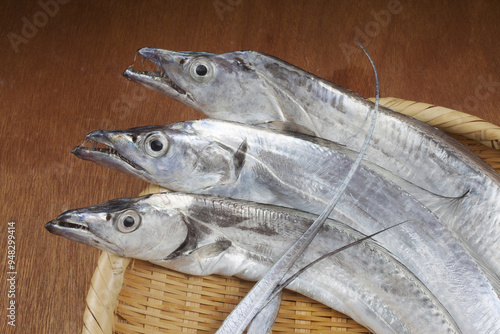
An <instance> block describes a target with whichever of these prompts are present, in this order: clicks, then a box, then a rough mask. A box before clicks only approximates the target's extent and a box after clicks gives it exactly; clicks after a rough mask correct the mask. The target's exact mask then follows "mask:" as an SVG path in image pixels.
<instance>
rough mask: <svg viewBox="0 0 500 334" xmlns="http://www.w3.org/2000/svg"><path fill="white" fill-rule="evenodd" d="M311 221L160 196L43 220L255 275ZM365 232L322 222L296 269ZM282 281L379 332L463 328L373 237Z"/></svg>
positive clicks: (191, 262) (134, 250)
mask: <svg viewBox="0 0 500 334" xmlns="http://www.w3.org/2000/svg"><path fill="white" fill-rule="evenodd" d="M315 218H316V216H314V215H312V214H308V213H304V212H301V211H297V210H292V209H287V208H279V207H273V206H268V205H263V204H255V203H251V202H243V201H236V200H232V199H224V198H220V197H213V196H199V195H198V196H195V195H191V194H182V193H160V194H153V195H147V196H144V197H139V198H131V199H116V200H112V201H109V202H105V203H102V204H99V205H96V206H91V207H87V208H82V209H76V210H70V211H66V212H64V213H63V214H61V215H60V216H59V217H57V218H56V219H54V220H52V221H51V222H49V223H47V224H46V226H45V227H46V228H47V230H48V231H50V232H51V233H54V234H56V235H60V236H64V237H66V238H69V239H71V240H75V241H78V242H81V243H84V244H87V245H90V246H93V247H97V248H99V249H102V250H105V251H109V252H112V253H115V254H118V255H120V256H125V257H132V258H136V259H141V260H146V261H150V262H152V263H155V264H158V265H160V266H164V267H166V268H170V269H173V270H177V271H180V272H183V273H187V274H192V275H210V274H221V275H226V276H237V277H240V278H242V279H247V280H252V281H255V280H259V279H260V278H261V277H262V276H263V275H264V274H265V273H266V272H267V271H268V269H269V268H270V267H271V266H272V264H273V263H274V262H275V261H276V260H277V259H278V258H279V257H280V256H281V255H282V254H283V253H284V252H285V251H286V250H287V249H288V248H290V246H291V244H292V243H293V242H294V240H296V239H297V238H298V237H299V236H300V235H301V234H302V233H303V232H304V231H305V230H306V229H307V228H308V227H309V226H310V225H311V224H312V222H313V221H314V219H315ZM398 228H400V227H398ZM384 233H386V232H384ZM363 236H364V235H363V234H361V233H359V232H357V231H356V230H354V229H352V228H349V227H348V226H346V225H344V224H342V223H340V222H337V221H334V220H331V219H328V220H327V221H326V224H325V225H324V226H323V228H322V229H321V231H320V232H319V233H318V235H317V236H316V238H315V241H314V243H313V244H311V245H310V247H309V248H307V250H306V251H305V252H304V254H303V256H302V257H301V258H300V259H299V260H298V261H297V262H296V263H295V265H294V267H293V268H292V269H293V270H294V271H295V270H297V269H299V268H301V267H302V266H304V265H306V264H308V263H309V262H311V261H312V260H314V259H316V258H318V257H319V256H321V255H323V254H325V253H328V252H330V251H331V250H332V248H337V247H340V246H342V245H346V244H349V243H351V242H354V241H356V240H359V239H361V238H362V237H363ZM288 287H289V288H290V289H291V290H294V291H297V292H299V293H302V294H304V295H306V296H308V297H311V298H313V299H315V300H318V301H320V302H322V303H324V304H325V305H328V306H330V307H332V308H334V309H336V310H339V311H340V312H344V313H346V314H348V315H349V316H351V317H352V318H353V319H355V320H356V321H359V322H360V323H362V324H363V325H365V326H366V327H368V328H370V330H372V331H374V332H376V333H378V334H382V333H412V334H414V333H460V330H459V329H458V328H457V326H456V324H455V322H454V320H453V318H451V316H450V315H449V313H448V312H447V310H446V309H445V308H444V307H443V305H441V303H440V302H439V301H438V300H437V298H436V297H435V296H434V295H433V294H432V293H431V292H430V291H429V290H428V289H427V288H426V287H425V285H424V284H422V283H421V282H420V281H419V280H418V278H417V277H415V276H414V275H413V274H412V273H411V272H410V271H409V270H408V269H407V268H406V267H405V266H404V265H402V264H401V263H400V262H399V261H397V260H396V259H395V258H394V257H393V256H392V255H391V254H390V253H389V252H387V251H386V250H385V249H384V248H383V247H381V246H380V245H379V244H378V243H377V242H375V241H372V240H367V241H364V242H363V243H361V244H359V245H357V246H355V247H351V248H348V249H345V250H343V251H342V252H341V253H338V254H336V255H335V256H332V257H328V258H327V259H325V260H323V261H322V262H321V265H315V266H313V267H311V268H309V269H308V270H307V271H305V272H304V273H302V274H301V275H299V276H298V277H297V278H296V279H295V280H294V281H293V282H292V283H291V284H290V285H289V286H288Z"/></svg>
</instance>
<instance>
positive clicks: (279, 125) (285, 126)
mask: <svg viewBox="0 0 500 334" xmlns="http://www.w3.org/2000/svg"><path fill="white" fill-rule="evenodd" d="M259 126H260V127H262V128H266V129H271V130H275V131H284V132H296V133H303V134H306V135H309V136H316V134H315V133H314V131H312V130H310V129H308V128H306V127H305V126H303V125H299V124H295V123H293V122H286V121H271V122H267V123H262V124H259Z"/></svg>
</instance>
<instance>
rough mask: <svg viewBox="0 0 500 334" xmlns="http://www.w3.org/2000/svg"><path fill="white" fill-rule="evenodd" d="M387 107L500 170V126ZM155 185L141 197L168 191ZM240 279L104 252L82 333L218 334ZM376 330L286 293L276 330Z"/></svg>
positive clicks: (429, 109) (240, 289)
mask: <svg viewBox="0 0 500 334" xmlns="http://www.w3.org/2000/svg"><path fill="white" fill-rule="evenodd" d="M380 104H382V105H385V106H387V107H389V108H391V109H393V110H396V111H399V112H401V113H404V114H407V115H409V116H412V117H414V118H416V119H419V120H421V121H424V122H427V123H428V124H430V125H433V126H435V127H437V128H440V129H441V130H443V131H445V132H447V133H448V134H450V135H451V136H453V137H455V138H456V139H458V140H459V141H461V142H462V143H464V144H465V145H466V146H468V147H469V148H470V149H472V150H473V151H474V152H475V153H476V154H478V155H479V156H480V157H481V158H482V159H484V160H485V161H486V162H488V163H489V164H490V165H492V166H493V167H494V168H496V169H497V170H499V171H500V152H499V151H498V150H497V149H498V148H499V147H500V143H499V140H500V128H499V127H497V126H495V125H493V124H491V123H488V122H485V121H483V120H482V119H480V118H477V117H475V116H472V115H469V114H466V113H463V112H459V111H455V110H451V109H448V108H443V107H438V106H433V105H430V104H426V103H419V102H413V101H406V100H401V99H396V98H383V99H381V100H380ZM162 190H163V189H161V188H160V187H158V186H153V185H150V186H149V187H148V188H146V189H145V190H144V191H143V193H141V195H144V194H147V193H152V192H159V191H162ZM252 285H253V283H252V282H246V281H243V280H240V279H237V278H234V277H222V276H218V275H211V276H205V277H199V276H190V275H186V274H182V273H178V272H175V271H171V270H168V269H165V268H162V267H159V266H156V265H153V264H151V263H148V262H144V261H139V260H130V259H126V258H121V257H118V256H116V255H113V254H109V253H107V252H103V253H102V255H101V257H100V259H99V262H98V265H97V268H96V270H95V272H94V275H93V277H92V282H91V286H90V288H89V291H88V295H87V300H86V309H85V312H84V319H83V320H84V326H83V331H82V333H84V334H86V333H90V334H125V333H214V332H215V331H216V330H217V329H218V328H219V326H220V325H221V323H222V321H223V320H224V319H225V317H226V316H227V315H228V314H229V313H230V312H231V310H232V309H233V308H234V307H236V305H237V304H238V302H239V300H241V298H243V296H244V295H245V294H246V293H247V292H248V291H249V289H250V288H251V287H252ZM339 332H342V333H370V332H369V331H368V330H367V329H365V328H364V327H362V326H361V325H359V324H357V323H356V322H355V321H354V320H352V319H350V318H349V317H347V316H346V315H343V314H341V313H339V312H337V311H335V310H332V309H331V308H329V307H326V306H324V305H322V304H320V303H317V302H315V301H313V300H311V299H309V298H307V297H304V296H302V295H299V294H297V293H294V292H290V291H285V293H284V295H283V301H282V303H281V308H280V312H279V316H278V319H277V321H276V324H275V326H274V327H273V333H322V334H326V333H339Z"/></svg>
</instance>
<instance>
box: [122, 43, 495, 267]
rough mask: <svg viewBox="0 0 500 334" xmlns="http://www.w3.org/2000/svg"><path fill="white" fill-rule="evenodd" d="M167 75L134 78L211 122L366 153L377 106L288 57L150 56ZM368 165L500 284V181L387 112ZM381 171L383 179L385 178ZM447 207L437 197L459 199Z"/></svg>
mask: <svg viewBox="0 0 500 334" xmlns="http://www.w3.org/2000/svg"><path fill="white" fill-rule="evenodd" d="M138 52H139V54H140V55H141V56H143V57H144V58H145V59H147V60H149V61H151V62H153V63H154V64H155V66H157V67H159V68H158V70H153V71H148V70H145V71H141V70H138V69H135V68H134V67H129V68H128V69H127V70H126V71H125V73H124V75H125V77H127V78H128V79H129V80H131V81H134V82H137V83H140V84H142V85H144V86H146V87H148V88H150V89H153V90H156V91H158V92H160V93H162V94H165V95H167V96H169V97H172V98H174V99H176V100H178V101H180V102H182V103H184V104H186V105H188V106H190V107H193V108H195V109H197V110H199V111H201V112H203V113H205V114H206V115H208V116H209V117H211V118H218V119H224V120H232V121H237V122H244V123H249V124H264V123H268V122H272V123H274V126H280V127H281V126H283V127H284V128H285V129H293V130H294V131H299V132H304V133H308V134H314V135H316V136H319V137H322V138H326V139H328V140H331V141H335V142H337V143H339V144H340V145H343V146H345V147H347V148H349V149H352V150H357V149H358V147H360V146H361V142H362V138H360V137H359V135H358V134H359V133H365V132H366V128H367V126H368V123H367V122H366V114H367V111H368V110H370V109H372V108H373V103H372V102H370V101H368V100H366V99H364V98H362V97H360V96H358V95H356V94H354V93H353V92H351V91H349V90H347V89H344V88H342V87H340V86H338V85H335V84H333V83H331V82H328V81H326V80H324V79H321V78H319V77H317V76H315V75H313V74H311V73H308V72H306V71H304V70H302V69H300V68H298V67H296V66H293V65H291V64H289V63H287V62H285V61H283V60H281V59H278V58H276V57H273V56H269V55H267V54H264V53H260V52H255V51H237V52H228V53H224V54H211V53H203V52H176V51H169V50H162V49H156V48H142V49H140V50H139V51H138ZM365 159H366V160H367V161H369V162H371V163H372V164H374V165H376V166H379V167H380V168H381V169H383V170H385V171H386V173H384V176H385V177H388V178H390V179H392V180H393V181H394V182H395V183H397V184H398V185H399V186H401V187H402V188H404V189H405V190H406V191H407V192H408V193H410V194H411V195H413V196H414V197H415V198H416V199H417V200H419V201H421V202H422V203H424V205H426V206H427V207H428V208H429V209H430V210H431V211H432V212H434V213H435V214H436V215H437V216H438V217H439V218H440V219H441V220H442V221H444V222H446V223H447V224H448V225H449V226H451V228H452V230H453V231H454V233H456V234H457V235H458V236H459V237H460V239H461V240H462V242H463V243H464V244H466V245H467V247H468V248H470V249H471V250H472V251H473V252H474V253H475V254H477V255H478V257H480V258H481V260H482V261H484V262H486V263H487V264H488V266H489V267H490V268H491V270H493V271H494V273H495V274H496V275H497V276H498V277H500V251H499V250H500V175H499V174H498V173H497V172H496V171H495V170H494V169H493V168H491V166H489V165H488V164H487V163H485V162H484V161H482V160H481V159H480V158H478V157H477V156H476V155H475V154H473V153H472V152H471V151H469V150H468V149H467V148H465V147H464V146H463V145H461V144H460V143H459V142H457V141H456V140H454V139H453V138H451V137H449V136H447V135H446V134H444V133H442V132H441V131H439V130H437V129H435V128H433V127H431V126H429V125H427V124H425V123H422V122H420V121H417V120H415V119H413V118H411V117H408V116H405V115H402V114H399V113H396V112H394V111H392V110H390V109H388V108H384V107H381V108H380V119H379V121H378V125H377V129H376V130H375V133H374V135H373V143H372V145H370V147H369V149H368V152H367V154H366V157H365ZM379 172H381V171H380V170H379ZM466 192H468V196H464V197H462V198H461V199H460V200H459V201H456V202H455V205H453V206H448V205H444V206H442V205H441V204H442V203H443V202H442V201H436V200H435V196H433V194H436V195H440V196H442V197H454V198H459V197H460V196H462V195H463V194H465V193H466Z"/></svg>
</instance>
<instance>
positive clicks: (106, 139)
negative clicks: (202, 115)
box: [72, 120, 242, 192]
mask: <svg viewBox="0 0 500 334" xmlns="http://www.w3.org/2000/svg"><path fill="white" fill-rule="evenodd" d="M197 122H204V120H200V121H189V122H180V123H175V124H171V125H166V126H143V127H137V128H132V129H128V130H118V131H105V130H98V131H94V132H92V133H90V134H88V135H87V136H86V140H85V142H84V143H83V144H82V145H80V146H77V147H75V148H74V149H73V150H72V153H73V154H75V155H76V156H77V157H78V158H81V159H84V160H90V161H93V162H95V163H98V164H100V165H103V166H105V167H108V168H112V169H115V170H118V171H121V172H123V173H126V174H130V175H133V176H135V177H139V178H141V179H143V180H145V181H147V182H150V183H154V184H158V185H161V186H163V187H166V188H168V189H170V190H175V191H187V192H195V191H197V190H199V189H206V188H208V187H212V186H215V185H218V184H221V183H228V182H234V180H235V179H236V178H237V173H238V171H239V170H241V166H242V163H241V161H239V160H241V157H242V154H238V153H237V150H236V151H233V150H232V149H231V148H229V147H227V146H225V145H223V144H222V143H218V142H217V141H213V140H211V139H210V138H209V137H208V136H206V135H202V134H201V133H199V132H198V131H197V130H196V129H194V128H193V126H192V125H193V124H195V123H197ZM235 157H236V158H235ZM235 159H236V160H235ZM238 159H239V160H238Z"/></svg>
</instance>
